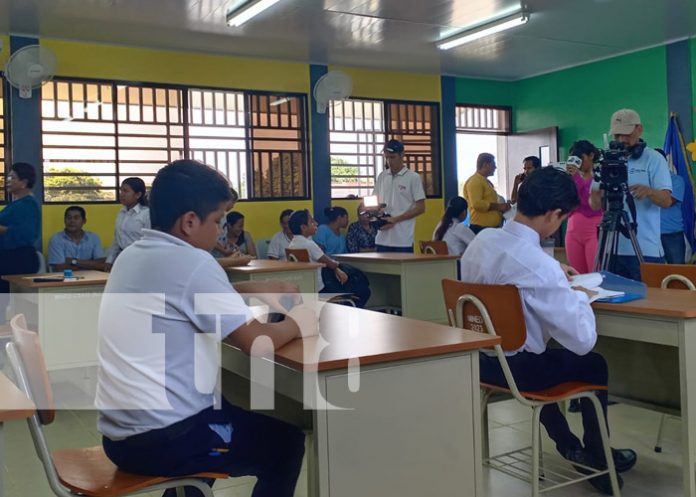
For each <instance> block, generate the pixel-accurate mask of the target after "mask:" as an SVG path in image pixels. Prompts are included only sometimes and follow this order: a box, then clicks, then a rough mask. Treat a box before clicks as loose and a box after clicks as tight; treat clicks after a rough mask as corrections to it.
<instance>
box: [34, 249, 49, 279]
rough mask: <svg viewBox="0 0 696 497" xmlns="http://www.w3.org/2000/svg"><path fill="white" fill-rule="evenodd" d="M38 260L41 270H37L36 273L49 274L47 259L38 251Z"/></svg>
mask: <svg viewBox="0 0 696 497" xmlns="http://www.w3.org/2000/svg"><path fill="white" fill-rule="evenodd" d="M36 258H37V259H38V260H39V268H38V269H37V270H36V273H37V274H43V273H47V272H48V266H46V258H45V257H44V255H43V254H42V253H41V252H39V251H38V250H37V251H36Z"/></svg>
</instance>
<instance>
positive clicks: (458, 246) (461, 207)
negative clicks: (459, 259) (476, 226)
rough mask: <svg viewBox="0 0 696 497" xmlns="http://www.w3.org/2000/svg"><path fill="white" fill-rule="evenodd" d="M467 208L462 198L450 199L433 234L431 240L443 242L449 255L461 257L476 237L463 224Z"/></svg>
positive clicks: (467, 205)
mask: <svg viewBox="0 0 696 497" xmlns="http://www.w3.org/2000/svg"><path fill="white" fill-rule="evenodd" d="M468 208H469V204H468V203H467V201H466V200H465V199H464V197H453V198H451V199H450V201H449V202H448V203H447V209H445V213H444V215H443V216H442V219H440V222H439V223H438V225H437V227H436V228H435V231H434V232H433V240H444V241H445V242H446V243H447V249H448V250H449V253H450V255H462V254H463V253H464V251H465V250H466V247H468V246H469V244H470V243H471V241H472V240H473V239H474V237H475V236H476V235H475V234H474V232H473V231H471V229H470V228H469V227H468V226H467V225H465V224H463V221H464V219H466V215H467V209H468Z"/></svg>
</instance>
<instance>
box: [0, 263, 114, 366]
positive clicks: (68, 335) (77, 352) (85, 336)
mask: <svg viewBox="0 0 696 497" xmlns="http://www.w3.org/2000/svg"><path fill="white" fill-rule="evenodd" d="M74 274H75V276H80V277H82V279H79V280H76V281H64V282H47V283H37V282H34V281H33V280H34V278H36V277H39V276H62V273H48V274H45V275H38V274H19V275H12V276H3V279H4V280H6V281H9V283H10V292H11V296H10V308H11V316H14V315H15V314H19V313H22V314H24V315H25V317H26V318H27V324H28V325H29V327H30V328H33V329H36V330H37V331H38V333H39V340H40V341H41V348H42V350H43V353H44V355H45V357H46V368H47V369H48V370H49V371H52V370H57V369H68V368H76V367H82V366H92V365H96V364H97V322H98V317H99V305H100V303H101V296H102V293H103V292H104V286H105V285H106V281H107V279H108V277H109V274H108V273H104V272H101V271H75V272H74Z"/></svg>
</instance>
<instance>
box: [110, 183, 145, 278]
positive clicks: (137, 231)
mask: <svg viewBox="0 0 696 497" xmlns="http://www.w3.org/2000/svg"><path fill="white" fill-rule="evenodd" d="M118 193H119V194H118V199H119V200H120V202H121V204H123V208H122V209H121V210H120V211H119V213H118V217H116V229H115V231H114V242H113V243H112V244H111V249H110V250H109V255H108V256H107V258H106V270H107V271H109V270H110V269H111V266H112V265H113V263H114V261H115V260H116V257H118V254H120V253H121V251H123V249H125V248H126V247H128V246H129V245H130V244H132V243H133V242H135V241H136V240H140V238H141V237H142V229H143V228H146V229H150V208H149V207H148V206H147V191H146V189H145V182H144V181H143V180H141V179H140V178H126V179H124V180H123V183H121V188H120V189H119V192H118Z"/></svg>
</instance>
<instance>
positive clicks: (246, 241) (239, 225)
mask: <svg viewBox="0 0 696 497" xmlns="http://www.w3.org/2000/svg"><path fill="white" fill-rule="evenodd" d="M215 252H216V253H215V255H218V254H219V256H229V255H232V254H234V253H236V252H239V253H240V254H241V255H249V256H251V257H252V258H253V259H256V245H254V239H253V238H252V237H251V234H250V233H249V232H248V231H244V214H242V213H241V212H237V211H232V212H229V213H228V214H227V240H226V241H224V242H223V243H220V241H218V243H217V244H216V245H215Z"/></svg>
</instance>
